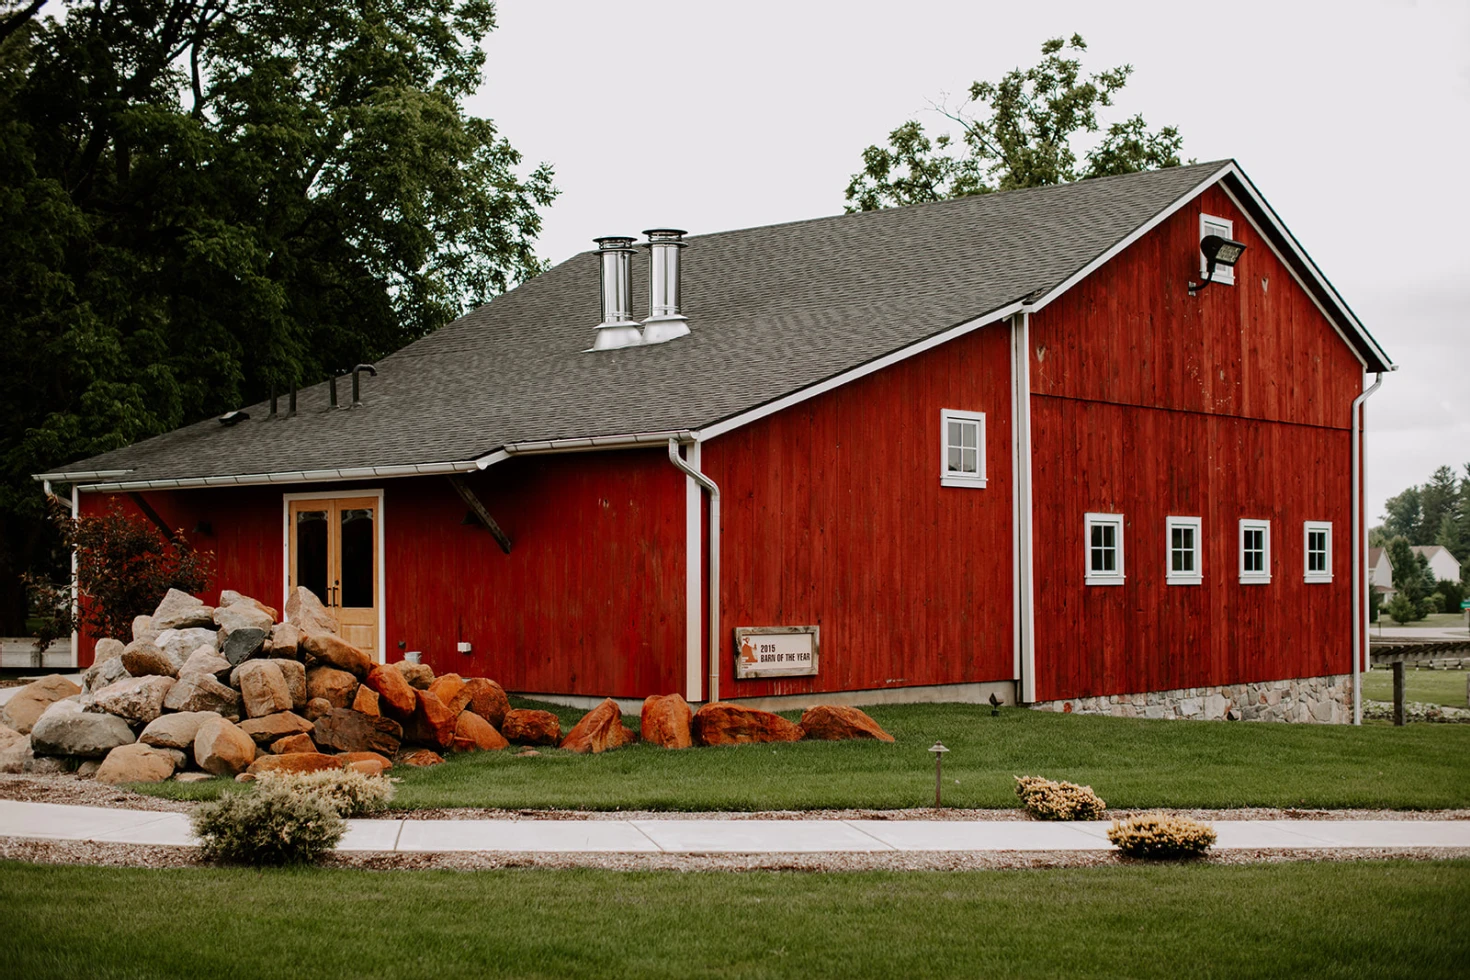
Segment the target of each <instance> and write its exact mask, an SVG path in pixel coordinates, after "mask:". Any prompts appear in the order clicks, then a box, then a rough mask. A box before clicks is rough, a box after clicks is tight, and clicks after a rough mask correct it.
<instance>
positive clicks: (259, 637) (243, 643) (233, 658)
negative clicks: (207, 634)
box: [220, 626, 270, 664]
mask: <svg viewBox="0 0 1470 980" xmlns="http://www.w3.org/2000/svg"><path fill="white" fill-rule="evenodd" d="M220 635H221V636H224V642H223V644H221V646H220V652H221V653H223V654H224V657H225V659H226V660H228V661H229V662H230V663H232V664H240V663H244V662H245V661H246V660H249V659H250V658H251V657H253V656H255V655H256V654H257V653H259V652H260V648H261V646H263V645H264V643H265V638H266V637H267V636H269V635H270V633H269V632H268V631H267V630H263V629H256V628H255V627H253V626H239V627H236V628H235V629H234V630H233V631H231V632H230V634H229V635H228V636H225V635H224V632H223V631H221V633H220Z"/></svg>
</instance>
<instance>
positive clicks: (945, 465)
mask: <svg viewBox="0 0 1470 980" xmlns="http://www.w3.org/2000/svg"><path fill="white" fill-rule="evenodd" d="M951 422H958V423H960V424H961V425H973V426H974V427H975V432H976V438H975V449H976V456H975V459H976V462H975V466H976V470H975V472H974V473H954V472H951V471H950V468H949V449H950V445H949V424H950V423H951ZM939 485H940V486H944V487H972V488H976V489H981V488H984V486H985V413H984V412H965V411H961V410H960V409H957V408H946V409H942V410H941V411H940V413H939Z"/></svg>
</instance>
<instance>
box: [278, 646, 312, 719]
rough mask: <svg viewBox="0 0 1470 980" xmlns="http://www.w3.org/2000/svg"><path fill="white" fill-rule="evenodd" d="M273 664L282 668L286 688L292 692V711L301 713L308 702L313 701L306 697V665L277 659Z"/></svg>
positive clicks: (296, 661)
mask: <svg viewBox="0 0 1470 980" xmlns="http://www.w3.org/2000/svg"><path fill="white" fill-rule="evenodd" d="M271 663H273V664H275V665H276V666H277V667H279V668H281V676H283V677H285V678H286V688H287V690H289V691H290V692H291V710H292V711H300V710H301V709H302V708H304V707H306V702H307V701H309V700H311V699H310V698H308V697H307V696H306V664H304V663H302V662H301V661H299V660H280V659H278V658H276V657H272V658H271Z"/></svg>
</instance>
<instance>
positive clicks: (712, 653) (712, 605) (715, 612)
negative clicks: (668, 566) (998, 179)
mask: <svg viewBox="0 0 1470 980" xmlns="http://www.w3.org/2000/svg"><path fill="white" fill-rule="evenodd" d="M669 462H671V463H673V464H674V466H676V467H677V468H678V469H679V471H680V472H682V473H683V474H684V475H685V476H687V477H690V478H691V479H693V480H694V481H695V482H696V483H698V484H699V485H700V486H702V487H704V489H706V490H708V491H709V688H708V689H707V690H706V692H705V693H706V695H707V697H706V698H705V700H706V701H708V702H714V701H718V700H719V699H720V488H719V485H718V484H716V483H715V481H714V480H711V479H710V478H709V477H707V476H705V475H704V474H703V473H702V472H700V471H699V470H697V469H695V468H694V467H692V466H690V465H689V464H688V463H686V462H685V461H684V459H683V458H682V457H681V456H680V455H679V440H678V439H677V438H675V437H672V436H671V437H670V438H669Z"/></svg>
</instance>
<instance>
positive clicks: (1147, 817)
mask: <svg viewBox="0 0 1470 980" xmlns="http://www.w3.org/2000/svg"><path fill="white" fill-rule="evenodd" d="M1108 840H1110V841H1112V842H1113V844H1114V846H1116V847H1117V848H1118V850H1120V851H1122V852H1123V853H1124V854H1127V855H1128V856H1129V857H1140V858H1186V857H1199V856H1200V855H1201V854H1203V853H1204V852H1205V851H1207V850H1209V849H1210V845H1211V844H1213V843H1215V830H1214V828H1213V827H1211V826H1210V825H1209V824H1206V823H1200V822H1199V821H1198V820H1191V819H1189V818H1188V817H1173V816H1169V815H1168V814H1164V813H1145V814H1144V815H1143V816H1140V817H1132V818H1130V819H1128V820H1123V821H1118V820H1114V821H1113V826H1112V827H1111V828H1110V829H1109V830H1108Z"/></svg>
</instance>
